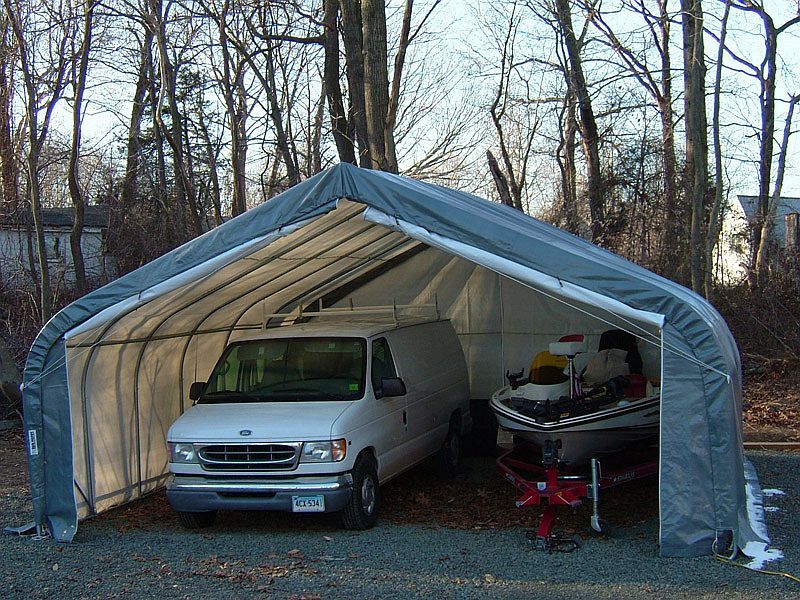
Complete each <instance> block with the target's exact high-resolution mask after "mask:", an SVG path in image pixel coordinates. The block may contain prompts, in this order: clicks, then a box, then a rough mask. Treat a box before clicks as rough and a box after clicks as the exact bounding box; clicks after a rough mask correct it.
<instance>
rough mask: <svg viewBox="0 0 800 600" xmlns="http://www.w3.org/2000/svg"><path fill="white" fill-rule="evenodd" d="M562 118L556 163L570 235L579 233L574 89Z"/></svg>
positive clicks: (576, 124) (564, 219)
mask: <svg viewBox="0 0 800 600" xmlns="http://www.w3.org/2000/svg"><path fill="white" fill-rule="evenodd" d="M561 112H562V114H561V118H560V120H559V124H560V132H561V139H560V140H559V143H558V148H557V149H556V161H557V162H558V168H559V171H560V172H561V194H562V198H561V200H562V209H561V210H562V219H563V223H564V228H565V229H566V230H567V231H569V232H570V233H575V234H577V233H578V215H577V213H576V210H577V206H578V194H577V186H576V169H575V136H576V135H577V132H578V122H577V120H576V117H575V95H574V94H573V92H572V89H571V88H569V89H568V90H567V94H566V96H565V97H564V104H563V108H562V111H561Z"/></svg>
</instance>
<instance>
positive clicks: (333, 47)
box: [324, 0, 356, 164]
mask: <svg viewBox="0 0 800 600" xmlns="http://www.w3.org/2000/svg"><path fill="white" fill-rule="evenodd" d="M338 16H339V0H325V20H324V25H325V34H324V48H325V69H324V87H325V91H326V96H327V99H328V112H329V113H330V115H331V129H332V131H333V140H334V142H336V150H337V152H338V153H339V160H340V161H341V162H348V163H352V164H356V153H355V147H354V145H353V138H352V137H351V136H350V134H349V132H348V122H347V110H346V109H345V107H344V101H343V99H342V87H341V85H340V83H339V29H338V27H337V19H338Z"/></svg>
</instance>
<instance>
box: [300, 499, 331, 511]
mask: <svg viewBox="0 0 800 600" xmlns="http://www.w3.org/2000/svg"><path fill="white" fill-rule="evenodd" d="M292 512H325V496H292Z"/></svg>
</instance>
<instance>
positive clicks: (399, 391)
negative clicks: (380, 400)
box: [381, 377, 406, 398]
mask: <svg viewBox="0 0 800 600" xmlns="http://www.w3.org/2000/svg"><path fill="white" fill-rule="evenodd" d="M405 395H406V384H405V383H403V380H402V379H400V378H399V377H381V396H382V397H384V398H389V397H393V396H405Z"/></svg>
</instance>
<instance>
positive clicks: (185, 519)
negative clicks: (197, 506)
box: [178, 510, 217, 529]
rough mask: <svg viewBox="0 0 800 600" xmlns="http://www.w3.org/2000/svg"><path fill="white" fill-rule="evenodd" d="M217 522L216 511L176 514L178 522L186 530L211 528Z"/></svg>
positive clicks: (181, 512)
mask: <svg viewBox="0 0 800 600" xmlns="http://www.w3.org/2000/svg"><path fill="white" fill-rule="evenodd" d="M216 520H217V511H215V510H210V511H207V512H183V511H180V512H178V522H179V523H180V524H181V525H183V526H184V527H185V528H186V529H205V528H206V527H211V526H212V525H213V524H214V522H215V521H216Z"/></svg>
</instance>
